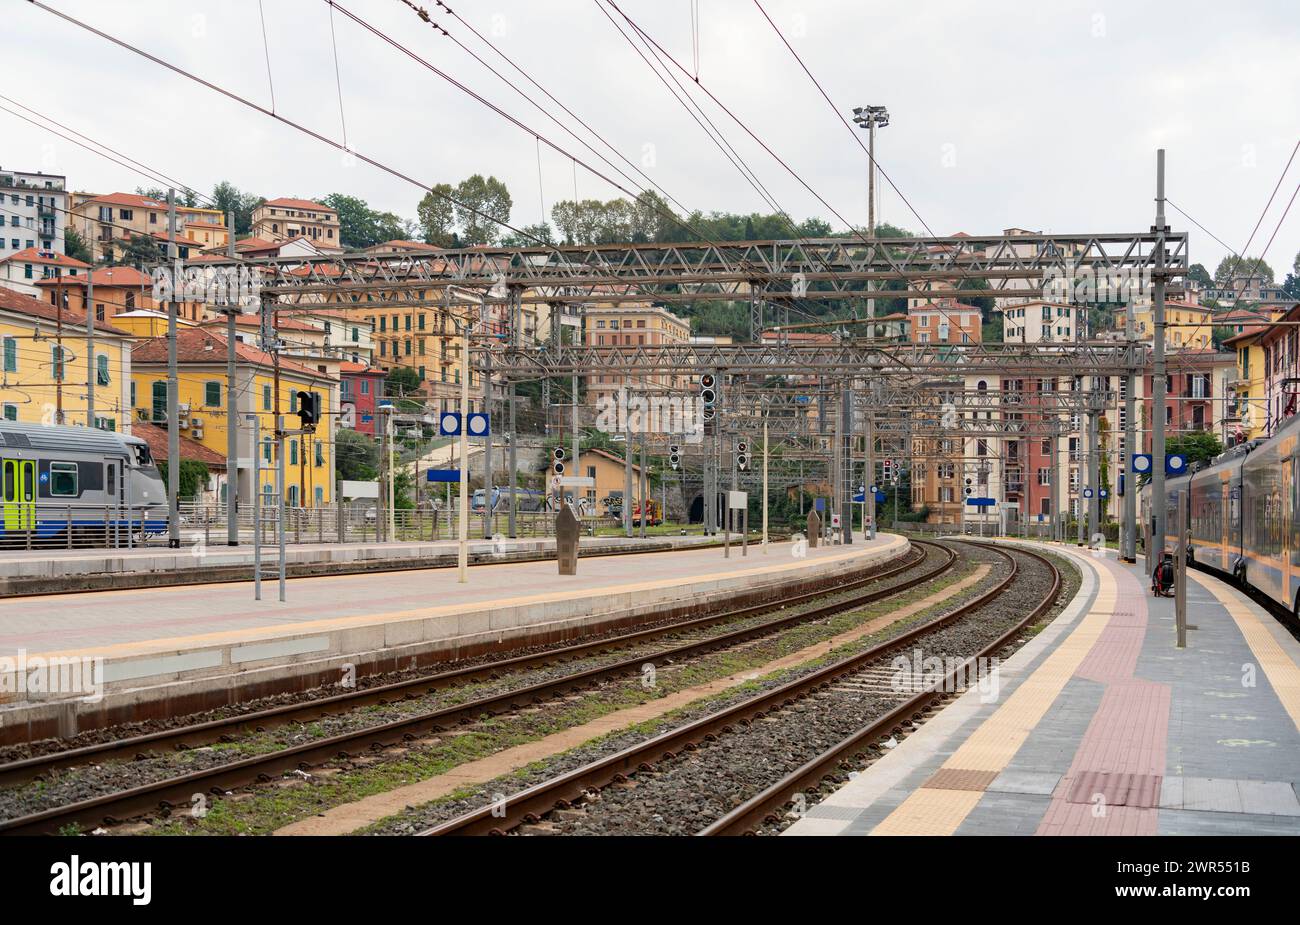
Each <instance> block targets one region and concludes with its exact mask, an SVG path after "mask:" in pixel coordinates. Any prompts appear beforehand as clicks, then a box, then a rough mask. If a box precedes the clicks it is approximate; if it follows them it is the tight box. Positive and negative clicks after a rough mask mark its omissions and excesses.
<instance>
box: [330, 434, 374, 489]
mask: <svg viewBox="0 0 1300 925" xmlns="http://www.w3.org/2000/svg"><path fill="white" fill-rule="evenodd" d="M334 459H335V466H336V471H337V472H338V477H339V478H340V479H347V480H349V481H358V482H372V481H374V480H375V479H377V478H378V477H379V442H378V441H376V440H372V439H371V438H369V437H367V436H366V435H365V434H362V433H358V432H357V431H355V430H347V429H343V430H340V431H339V432H338V433H337V434H335V436H334Z"/></svg>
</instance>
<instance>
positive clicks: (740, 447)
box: [736, 440, 749, 472]
mask: <svg viewBox="0 0 1300 925" xmlns="http://www.w3.org/2000/svg"><path fill="white" fill-rule="evenodd" d="M736 468H737V469H739V470H740V471H741V472H744V471H745V470H746V469H748V468H749V441H748V440H737V441H736Z"/></svg>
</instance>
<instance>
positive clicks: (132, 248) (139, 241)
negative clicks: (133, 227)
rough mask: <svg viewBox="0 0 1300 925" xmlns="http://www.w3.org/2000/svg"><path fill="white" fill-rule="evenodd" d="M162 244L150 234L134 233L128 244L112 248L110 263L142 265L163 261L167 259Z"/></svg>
mask: <svg viewBox="0 0 1300 925" xmlns="http://www.w3.org/2000/svg"><path fill="white" fill-rule="evenodd" d="M166 259H167V257H166V254H165V253H164V252H163V248H162V245H161V244H159V243H158V241H157V240H155V239H154V238H152V237H150V236H149V235H143V234H137V235H132V236H131V240H130V241H128V242H127V244H126V246H125V247H123V248H121V250H120V251H119V250H117V249H116V248H114V249H112V252H111V254H110V257H109V260H108V264H109V265H110V266H119V267H123V266H131V267H137V268H138V267H142V266H144V265H145V264H150V263H162V262H163V261H164V260H166Z"/></svg>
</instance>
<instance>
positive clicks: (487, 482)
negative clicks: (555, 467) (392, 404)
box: [466, 301, 496, 540]
mask: <svg viewBox="0 0 1300 925" xmlns="http://www.w3.org/2000/svg"><path fill="white" fill-rule="evenodd" d="M482 318H483V331H484V333H485V334H487V333H489V332H490V327H491V326H490V324H489V322H490V320H491V318H492V307H491V306H490V305H488V303H487V302H486V301H484V303H483V308H482ZM466 346H467V347H468V344H467V345H466ZM483 413H484V414H486V415H487V416H488V418H489V420H490V419H491V417H492V350H491V344H490V342H488V341H486V340H485V341H484V342H483ZM495 487H496V485H495V484H494V482H493V475H492V428H491V427H490V426H489V427H488V432H487V433H486V434H484V435H483V538H484V539H487V540H490V539H492V532H493V527H494V520H495V514H496V512H495V510H494V508H495V507H496V504H495V503H494V502H495V500H496V499H495V498H494V497H493V495H494V492H493V489H494V488H495Z"/></svg>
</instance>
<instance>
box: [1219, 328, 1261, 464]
mask: <svg viewBox="0 0 1300 925" xmlns="http://www.w3.org/2000/svg"><path fill="white" fill-rule="evenodd" d="M1267 330H1268V329H1267V328H1263V327H1257V328H1251V329H1248V330H1246V331H1243V332H1242V333H1240V334H1237V335H1234V336H1233V337H1229V338H1228V339H1227V340H1225V341H1224V342H1223V348H1224V349H1225V350H1232V351H1234V352H1235V353H1236V354H1237V378H1236V380H1235V381H1234V382H1233V383H1232V385H1233V390H1234V392H1235V394H1236V396H1237V408H1236V412H1237V420H1238V421H1239V422H1240V425H1241V434H1242V437H1243V438H1244V439H1246V440H1254V439H1255V438H1256V437H1266V436H1268V433H1267V428H1268V389H1267V386H1266V384H1265V380H1266V372H1267V370H1265V368H1264V348H1263V347H1262V346H1260V339H1261V338H1262V337H1263V336H1264V334H1265V333H1267Z"/></svg>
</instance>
